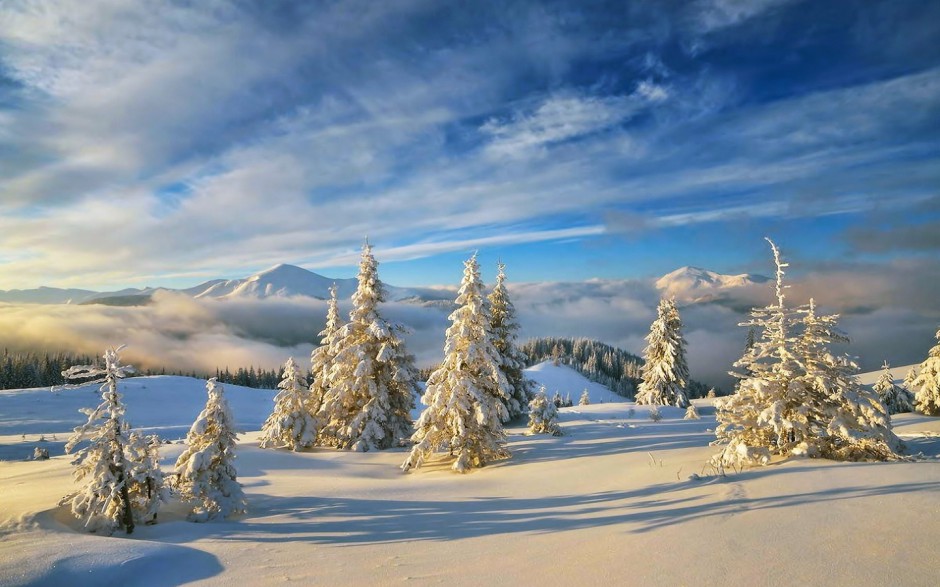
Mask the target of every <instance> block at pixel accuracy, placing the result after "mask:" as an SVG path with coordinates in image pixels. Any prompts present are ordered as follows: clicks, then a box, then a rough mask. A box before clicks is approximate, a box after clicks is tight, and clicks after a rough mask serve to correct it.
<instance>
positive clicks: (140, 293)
mask: <svg viewBox="0 0 940 587" xmlns="http://www.w3.org/2000/svg"><path fill="white" fill-rule="evenodd" d="M768 281H769V278H767V277H763V276H761V275H749V274H743V275H722V274H720V273H715V272H713V271H707V270H705V269H700V268H697V267H682V268H680V269H677V270H675V271H673V272H672V273H669V274H667V275H664V276H663V277H661V278H659V279H658V280H656V282H655V284H654V285H655V287H656V289H658V290H659V291H660V292H661V293H662V294H663V295H665V296H672V297H675V298H676V299H677V300H679V301H680V302H683V303H698V302H710V301H720V300H722V299H725V298H727V297H729V296H731V295H732V294H736V293H746V292H748V291H749V290H751V289H753V288H754V287H755V286H763V285H765V284H766V283H767V282H768ZM334 283H335V284H336V287H337V295H338V296H339V298H340V299H348V298H349V297H350V296H351V295H352V294H353V292H355V291H356V279H355V278H347V279H330V278H329V277H325V276H323V275H320V274H318V273H314V272H312V271H308V270H306V269H303V268H302V267H297V266H294V265H286V264H281V265H276V266H274V267H272V268H270V269H268V270H266V271H262V272H261V273H257V274H255V275H252V276H250V277H246V278H244V279H229V280H225V279H213V280H211V281H206V282H205V283H201V284H199V285H197V286H194V287H190V288H186V289H171V288H165V287H146V288H140V289H137V288H128V289H122V290H118V291H111V292H98V291H92V290H86V289H60V288H54V287H39V288H36V289H24V290H18V289H15V290H9V291H3V290H0V302H8V303H27V304H105V305H112V306H139V305H144V304H146V303H148V302H149V301H150V298H151V296H152V295H153V294H154V293H155V292H157V291H171V292H176V293H180V294H184V295H188V296H191V297H193V298H197V299H200V298H210V299H218V300H227V299H263V298H271V297H294V296H305V297H312V298H318V299H327V298H329V296H330V287H331V286H332V285H333V284H334ZM385 287H386V292H387V294H388V299H389V300H390V301H400V302H412V303H415V304H419V305H434V306H439V305H444V304H449V303H451V302H453V298H454V290H452V289H435V288H405V287H395V286H391V285H387V284H386V286H385Z"/></svg>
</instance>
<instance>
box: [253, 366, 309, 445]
mask: <svg viewBox="0 0 940 587" xmlns="http://www.w3.org/2000/svg"><path fill="white" fill-rule="evenodd" d="M277 387H278V389H280V391H279V392H278V394H277V395H276V396H274V411H273V412H271V415H270V416H268V419H267V420H265V422H264V425H263V426H262V427H261V443H260V446H261V448H267V447H268V446H272V447H275V448H289V449H290V450H293V451H298V450H301V449H305V448H310V447H311V446H313V443H314V441H315V440H316V438H317V420H316V417H315V416H314V415H313V413H312V406H311V401H312V398H311V395H312V394H311V393H310V390H309V389H307V382H306V381H305V380H304V374H303V373H302V372H301V371H300V367H298V366H297V363H295V362H294V357H290V358H289V359H287V362H286V363H284V375H283V378H282V379H281V382H280V383H278V385H277Z"/></svg>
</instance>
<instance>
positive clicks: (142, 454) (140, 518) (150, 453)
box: [125, 423, 170, 524]
mask: <svg viewBox="0 0 940 587" xmlns="http://www.w3.org/2000/svg"><path fill="white" fill-rule="evenodd" d="M125 425H126V423H125ZM160 445H161V442H160V437H159V436H157V435H156V434H151V435H149V436H148V435H143V434H140V433H138V432H130V436H129V442H128V444H127V462H128V469H127V477H128V495H129V497H130V502H131V511H133V513H134V522H135V523H137V524H154V523H156V521H157V512H158V511H159V510H160V505H161V504H164V503H166V502H167V500H168V499H169V498H170V488H169V487H168V486H167V484H166V482H165V479H164V475H163V471H162V470H161V469H160Z"/></svg>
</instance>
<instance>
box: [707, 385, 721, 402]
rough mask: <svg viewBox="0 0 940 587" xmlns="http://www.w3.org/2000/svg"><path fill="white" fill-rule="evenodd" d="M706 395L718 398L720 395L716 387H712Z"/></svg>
mask: <svg viewBox="0 0 940 587" xmlns="http://www.w3.org/2000/svg"><path fill="white" fill-rule="evenodd" d="M705 397H707V398H708V399H712V398H716V397H718V392H717V391H715V388H714V387H712V388H711V389H709V390H708V393H707V394H705Z"/></svg>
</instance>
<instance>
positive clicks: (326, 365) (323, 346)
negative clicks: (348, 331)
mask: <svg viewBox="0 0 940 587" xmlns="http://www.w3.org/2000/svg"><path fill="white" fill-rule="evenodd" d="M342 327H343V320H342V318H340V316H339V303H338V302H337V299H336V284H335V283H334V284H333V285H332V286H331V287H330V301H329V305H328V306H327V311H326V326H325V327H324V328H323V330H322V331H321V332H320V333H319V335H318V336H319V337H320V346H318V347H316V348H315V349H313V352H311V353H310V402H309V409H310V414H311V415H312V416H314V418H315V420H316V422H317V426H318V427H319V423H320V418H319V417H318V416H317V414H318V413H319V411H320V409H321V408H322V406H323V400H324V398H325V397H326V394H327V391H328V390H329V377H330V370H331V369H332V368H333V363H334V360H335V358H336V356H335V354H334V353H335V352H336V339H337V333H338V332H339V330H340V328H342Z"/></svg>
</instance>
